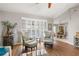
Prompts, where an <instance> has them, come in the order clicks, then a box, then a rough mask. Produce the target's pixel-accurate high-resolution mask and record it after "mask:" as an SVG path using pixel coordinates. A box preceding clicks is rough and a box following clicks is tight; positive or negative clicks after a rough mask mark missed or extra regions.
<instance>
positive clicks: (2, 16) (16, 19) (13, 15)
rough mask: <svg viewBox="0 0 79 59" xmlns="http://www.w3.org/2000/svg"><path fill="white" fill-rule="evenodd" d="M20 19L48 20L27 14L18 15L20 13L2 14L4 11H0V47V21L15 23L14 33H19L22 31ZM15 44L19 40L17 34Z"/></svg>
mask: <svg viewBox="0 0 79 59" xmlns="http://www.w3.org/2000/svg"><path fill="white" fill-rule="evenodd" d="M22 17H27V18H34V19H45V20H47V19H49V18H45V17H39V16H34V15H29V14H20V13H12V12H4V11H0V45H1V44H2V40H1V33H2V24H1V21H4V20H5V21H6V20H9V21H10V22H12V23H15V22H16V23H17V24H18V25H17V27H16V32H17V31H21V29H22V19H21V18H22ZM15 37H16V38H15V40H14V42H15V44H16V43H17V42H19V39H17V34H16V35H15Z"/></svg>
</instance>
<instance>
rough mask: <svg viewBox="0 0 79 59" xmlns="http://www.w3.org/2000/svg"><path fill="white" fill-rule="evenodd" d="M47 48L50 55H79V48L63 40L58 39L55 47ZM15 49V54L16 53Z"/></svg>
mask: <svg viewBox="0 0 79 59" xmlns="http://www.w3.org/2000/svg"><path fill="white" fill-rule="evenodd" d="M14 49H15V48H14ZM45 49H46V51H47V53H48V55H49V56H79V48H75V47H74V46H72V45H69V44H67V43H64V42H61V41H56V43H55V44H54V46H53V48H45ZM14 51H15V50H14ZM14 51H13V54H15V52H14Z"/></svg>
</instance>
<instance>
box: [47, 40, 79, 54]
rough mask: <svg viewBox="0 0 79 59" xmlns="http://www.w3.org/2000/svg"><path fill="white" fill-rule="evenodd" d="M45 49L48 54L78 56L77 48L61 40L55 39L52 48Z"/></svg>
mask: <svg viewBox="0 0 79 59" xmlns="http://www.w3.org/2000/svg"><path fill="white" fill-rule="evenodd" d="M46 51H47V53H48V55H49V56H79V48H75V47H74V46H72V45H69V44H67V43H64V42H61V41H56V43H55V44H54V46H53V48H52V49H51V48H47V49H46Z"/></svg>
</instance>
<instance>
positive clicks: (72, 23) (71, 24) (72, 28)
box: [54, 6, 79, 44]
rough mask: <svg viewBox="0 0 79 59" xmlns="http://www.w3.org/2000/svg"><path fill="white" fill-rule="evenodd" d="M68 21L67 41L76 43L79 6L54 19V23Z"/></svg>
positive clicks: (78, 30) (78, 27) (78, 25)
mask: <svg viewBox="0 0 79 59" xmlns="http://www.w3.org/2000/svg"><path fill="white" fill-rule="evenodd" d="M60 23H68V27H67V32H68V36H67V41H68V42H70V43H72V44H74V36H75V33H76V32H79V6H77V7H74V8H72V9H69V10H68V11H67V12H65V13H63V14H62V15H60V16H59V17H57V18H55V19H54V24H60Z"/></svg>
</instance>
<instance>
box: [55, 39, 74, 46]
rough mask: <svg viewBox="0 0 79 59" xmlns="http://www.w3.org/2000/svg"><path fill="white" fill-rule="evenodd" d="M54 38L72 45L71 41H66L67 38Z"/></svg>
mask: <svg viewBox="0 0 79 59" xmlns="http://www.w3.org/2000/svg"><path fill="white" fill-rule="evenodd" d="M56 40H58V41H61V42H65V43H68V44H70V45H74V44H73V43H71V42H69V41H67V40H65V39H56Z"/></svg>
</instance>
